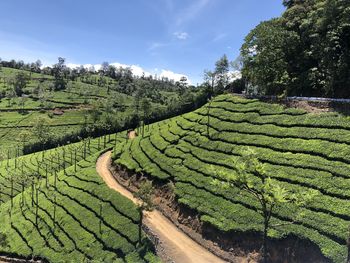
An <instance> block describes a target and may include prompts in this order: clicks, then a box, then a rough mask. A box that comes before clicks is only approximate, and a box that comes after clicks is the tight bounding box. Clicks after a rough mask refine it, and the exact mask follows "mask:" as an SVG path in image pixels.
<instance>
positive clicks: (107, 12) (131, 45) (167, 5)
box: [0, 0, 284, 84]
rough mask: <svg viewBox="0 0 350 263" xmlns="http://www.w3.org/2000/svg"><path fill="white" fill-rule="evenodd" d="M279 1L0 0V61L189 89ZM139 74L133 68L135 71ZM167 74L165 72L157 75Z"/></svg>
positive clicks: (232, 54) (273, 13) (278, 9)
mask: <svg viewBox="0 0 350 263" xmlns="http://www.w3.org/2000/svg"><path fill="white" fill-rule="evenodd" d="M281 3H282V0H280V1H279V0H277V1H276V0H99V1H97V0H95V1H92V0H52V1H49V0H30V1H28V0H1V1H0V10H1V16H0V57H1V58H2V59H11V58H14V59H22V60H24V61H25V62H31V61H35V60H37V59H41V61H42V62H43V63H45V64H53V63H55V62H56V60H57V57H58V56H62V57H65V58H66V60H67V63H72V64H99V63H101V62H103V61H108V62H110V63H113V62H118V63H122V64H127V65H137V66H138V67H141V68H142V69H143V70H145V71H147V72H150V73H152V74H154V73H157V74H158V75H160V74H161V73H162V72H163V73H164V74H168V75H169V76H171V74H172V72H175V73H179V74H184V75H187V76H188V77H189V78H190V79H191V81H192V83H193V84H195V83H197V82H200V81H201V80H202V75H203V70H204V69H212V68H213V67H214V63H215V61H216V60H217V59H218V58H219V57H221V56H222V55H223V54H227V55H228V57H229V59H230V60H234V59H235V58H236V57H237V56H238V54H239V48H240V46H241V45H242V42H243V39H244V37H245V35H247V34H248V33H249V31H250V30H251V29H252V28H253V27H254V26H256V25H257V24H258V23H259V22H260V21H263V20H267V19H270V18H272V17H277V16H279V15H280V14H281V13H282V12H283V10H284V8H283V6H282V4H281ZM137 69H138V68H137ZM164 70H166V71H164Z"/></svg>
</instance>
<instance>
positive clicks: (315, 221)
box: [114, 95, 350, 263]
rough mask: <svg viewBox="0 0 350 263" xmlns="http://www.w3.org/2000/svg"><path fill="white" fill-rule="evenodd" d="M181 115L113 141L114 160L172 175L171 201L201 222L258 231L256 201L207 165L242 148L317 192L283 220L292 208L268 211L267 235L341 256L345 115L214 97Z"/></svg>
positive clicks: (224, 165) (288, 184)
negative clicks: (219, 183) (218, 179)
mask: <svg viewBox="0 0 350 263" xmlns="http://www.w3.org/2000/svg"><path fill="white" fill-rule="evenodd" d="M209 116H210V118H209V134H208V129H207V125H208V105H206V106H204V107H202V108H200V109H198V110H196V111H194V112H192V113H188V114H184V115H182V116H179V117H176V118H172V119H169V120H167V121H163V122H159V123H157V124H154V125H152V126H151V127H150V129H149V130H148V131H147V130H146V133H145V136H144V137H141V136H140V137H137V138H135V139H134V140H132V141H127V142H123V143H121V144H118V145H117V147H116V149H115V153H114V154H115V155H114V159H115V164H117V165H121V166H124V167H126V168H128V169H129V170H131V171H135V172H139V173H140V172H142V173H144V174H148V175H149V176H151V177H152V178H153V179H154V180H156V181H161V182H167V181H168V180H171V181H173V182H174V185H175V194H176V197H177V201H178V202H179V203H180V204H182V205H185V206H187V207H189V208H191V209H193V210H194V211H196V212H197V214H198V215H199V218H200V220H201V222H204V223H207V224H210V225H212V226H214V227H215V228H216V229H218V230H220V232H225V233H230V234H231V235H232V237H233V238H234V235H240V233H257V232H260V233H261V231H262V228H263V223H262V220H263V219H262V217H261V216H260V214H259V213H258V212H257V210H258V209H260V208H259V207H260V206H259V204H258V203H257V201H256V200H255V199H253V198H252V197H251V196H250V195H246V194H242V193H239V190H238V189H236V190H233V191H228V190H224V189H220V188H218V187H216V186H215V185H213V184H212V181H213V179H214V175H213V174H212V173H211V172H210V171H212V169H211V167H214V169H229V170H231V171H232V169H234V164H233V162H232V159H233V160H236V159H237V158H238V157H239V156H241V154H242V152H244V151H245V150H246V149H247V148H248V147H249V148H251V149H253V150H255V151H256V152H257V154H258V155H259V159H260V160H261V161H262V162H263V163H265V164H266V168H267V172H268V174H269V176H270V177H271V178H272V180H276V181H278V183H279V184H280V185H282V186H283V187H285V188H286V189H288V190H293V191H304V190H307V189H315V190H318V191H319V195H318V196H317V198H315V199H314V200H313V201H312V202H311V203H309V204H308V205H307V207H306V208H304V209H303V211H302V212H303V213H302V214H303V216H302V217H299V218H297V219H296V221H295V223H294V224H289V223H290V222H291V220H292V219H293V216H294V213H295V211H296V207H295V206H293V205H291V204H285V205H284V206H283V207H280V208H278V209H277V210H275V212H274V214H273V218H272V222H273V224H279V225H281V226H280V227H278V228H275V229H273V230H272V231H270V233H269V236H270V238H272V239H275V240H280V239H283V238H285V237H287V236H296V237H298V238H300V240H309V241H311V242H312V243H314V244H315V245H316V246H317V247H319V249H320V250H321V252H322V254H323V255H324V256H325V257H327V258H328V259H330V260H331V261H333V262H339V263H340V262H344V261H345V260H346V256H347V247H346V240H347V238H348V227H349V224H350V216H349V215H350V202H349V199H350V191H349V189H350V175H349V174H350V148H349V144H350V122H349V121H348V118H346V117H340V116H336V115H335V114H323V115H311V114H306V113H305V112H304V111H302V110H299V109H284V108H283V107H282V106H280V105H273V104H267V103H262V102H259V101H257V100H246V99H242V98H238V97H234V96H231V95H222V96H218V97H216V98H215V99H214V101H213V102H212V103H211V106H210V110H209Z"/></svg>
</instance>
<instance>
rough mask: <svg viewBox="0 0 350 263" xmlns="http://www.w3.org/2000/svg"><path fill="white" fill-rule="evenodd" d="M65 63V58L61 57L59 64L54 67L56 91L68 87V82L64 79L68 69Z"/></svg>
mask: <svg viewBox="0 0 350 263" xmlns="http://www.w3.org/2000/svg"><path fill="white" fill-rule="evenodd" d="M65 62H66V59H65V58H62V57H59V58H58V63H57V64H55V65H54V66H53V69H52V71H53V74H54V77H55V90H63V89H65V87H66V81H65V79H64V71H65V69H66V65H65Z"/></svg>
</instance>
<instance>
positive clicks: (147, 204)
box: [135, 181, 154, 244]
mask: <svg viewBox="0 0 350 263" xmlns="http://www.w3.org/2000/svg"><path fill="white" fill-rule="evenodd" d="M153 192H154V188H153V186H152V182H150V181H144V182H142V183H141V184H140V188H139V190H138V191H137V192H136V194H135V196H136V197H137V198H139V199H141V200H142V203H141V204H140V205H139V207H138V210H139V213H140V221H139V243H140V244H141V239H142V221H143V212H144V211H152V210H153V208H154V206H153V203H152V195H153Z"/></svg>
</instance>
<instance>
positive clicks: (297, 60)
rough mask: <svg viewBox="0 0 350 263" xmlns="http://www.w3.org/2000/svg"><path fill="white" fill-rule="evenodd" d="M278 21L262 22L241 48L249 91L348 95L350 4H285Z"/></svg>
mask: <svg viewBox="0 0 350 263" xmlns="http://www.w3.org/2000/svg"><path fill="white" fill-rule="evenodd" d="M283 4H284V5H285V7H286V11H285V12H284V13H283V14H282V16H281V17H278V18H275V19H271V20H269V21H265V22H262V23H260V24H259V25H258V26H257V27H256V28H254V29H253V30H252V31H251V32H250V33H249V34H248V35H247V36H246V38H245V42H244V44H243V46H242V48H241V59H242V61H241V62H242V65H243V66H242V75H243V78H245V79H246V81H247V91H248V92H250V93H255V94H263V95H278V96H317V97H336V98H349V97H350V1H348V0H284V1H283Z"/></svg>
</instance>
